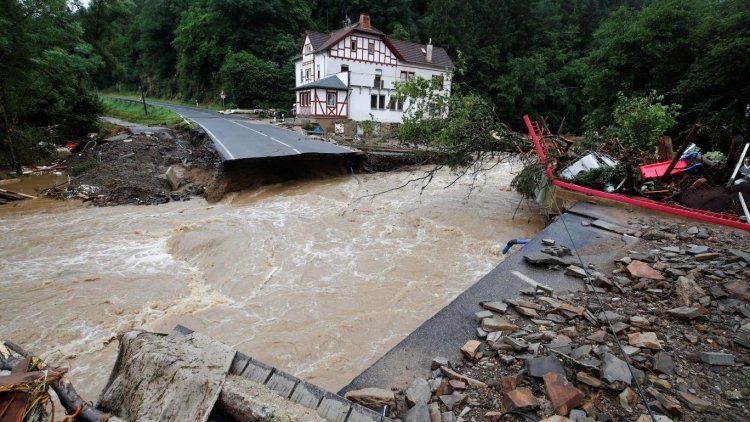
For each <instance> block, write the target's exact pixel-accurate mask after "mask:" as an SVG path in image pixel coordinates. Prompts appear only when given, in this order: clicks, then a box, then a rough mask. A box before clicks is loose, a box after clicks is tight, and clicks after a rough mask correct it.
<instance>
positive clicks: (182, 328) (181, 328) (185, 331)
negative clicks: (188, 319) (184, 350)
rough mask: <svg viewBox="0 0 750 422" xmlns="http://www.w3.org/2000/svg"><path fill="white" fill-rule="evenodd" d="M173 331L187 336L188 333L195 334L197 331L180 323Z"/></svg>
mask: <svg viewBox="0 0 750 422" xmlns="http://www.w3.org/2000/svg"><path fill="white" fill-rule="evenodd" d="M172 331H173V332H174V333H176V334H180V335H183V336H186V335H188V334H193V333H194V332H195V331H193V330H191V329H190V328H188V327H185V326H184V325H179V324H178V325H177V326H175V327H174V328H173V329H172Z"/></svg>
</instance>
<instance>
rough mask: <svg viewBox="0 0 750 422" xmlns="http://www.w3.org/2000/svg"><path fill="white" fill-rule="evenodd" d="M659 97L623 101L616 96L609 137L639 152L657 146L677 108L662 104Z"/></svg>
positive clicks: (674, 119) (661, 99)
mask: <svg viewBox="0 0 750 422" xmlns="http://www.w3.org/2000/svg"><path fill="white" fill-rule="evenodd" d="M662 101H664V96H663V95H658V94H657V93H656V91H651V92H649V93H648V94H647V95H646V96H643V97H626V96H625V95H624V94H623V93H622V92H618V93H617V104H616V105H615V107H614V111H613V112H612V118H613V120H614V124H613V125H612V126H611V127H610V131H611V133H612V134H613V135H614V136H616V137H618V138H619V139H620V140H621V141H622V142H623V144H624V145H625V146H626V147H631V148H638V149H640V150H643V151H649V150H652V149H653V148H654V147H655V146H656V144H657V143H658V139H659V136H660V135H663V134H664V133H665V132H666V131H667V129H669V128H671V127H672V126H674V125H675V123H677V120H676V118H677V116H678V115H679V110H680V108H681V106H680V105H679V104H669V105H667V104H663V103H662Z"/></svg>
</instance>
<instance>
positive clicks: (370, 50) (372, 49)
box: [367, 42, 375, 56]
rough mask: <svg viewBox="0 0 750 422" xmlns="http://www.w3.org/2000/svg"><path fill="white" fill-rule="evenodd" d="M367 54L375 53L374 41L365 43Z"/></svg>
mask: <svg viewBox="0 0 750 422" xmlns="http://www.w3.org/2000/svg"><path fill="white" fill-rule="evenodd" d="M367 54H369V55H371V56H372V55H373V54H375V43H374V42H371V43H369V44H368V45H367Z"/></svg>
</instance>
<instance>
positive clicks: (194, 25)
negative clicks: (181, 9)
mask: <svg viewBox="0 0 750 422" xmlns="http://www.w3.org/2000/svg"><path fill="white" fill-rule="evenodd" d="M227 37H228V34H227V33H226V30H225V29H224V27H222V26H221V19H220V17H219V15H218V13H217V12H216V11H215V10H214V9H213V8H212V7H211V6H210V4H208V3H203V2H200V3H195V4H193V5H192V6H190V8H189V9H188V10H187V11H186V12H185V13H183V14H182V18H181V19H180V24H179V25H178V26H177V29H175V36H174V41H173V42H172V45H173V46H174V49H175V51H176V52H177V69H176V70H177V72H176V75H177V77H178V80H179V87H180V92H181V94H182V96H183V97H185V98H188V99H189V98H195V99H198V100H202V99H204V98H206V97H207V96H210V95H211V94H210V91H215V89H213V87H214V82H215V78H214V75H215V74H216V72H218V70H219V68H220V67H221V64H222V63H223V62H224V57H226V55H227V54H228V53H229V52H230V51H231V50H230V46H229V45H227V43H226V42H225V41H226V39H227Z"/></svg>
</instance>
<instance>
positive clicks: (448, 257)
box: [0, 164, 543, 400]
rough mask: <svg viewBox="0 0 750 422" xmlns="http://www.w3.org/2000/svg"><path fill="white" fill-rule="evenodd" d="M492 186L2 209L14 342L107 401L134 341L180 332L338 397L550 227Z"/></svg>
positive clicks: (4, 295) (302, 189)
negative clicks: (513, 249)
mask: <svg viewBox="0 0 750 422" xmlns="http://www.w3.org/2000/svg"><path fill="white" fill-rule="evenodd" d="M518 170H520V166H518V165H516V166H514V167H512V166H511V165H510V164H504V165H500V166H498V167H496V168H495V169H494V170H493V171H492V172H491V173H490V174H488V175H487V178H486V180H485V181H484V185H483V186H482V187H481V189H478V190H475V191H474V192H473V193H472V194H471V196H469V197H468V198H467V194H468V192H469V189H468V181H463V180H462V181H461V182H459V183H457V184H456V185H454V186H453V187H451V188H448V189H443V187H442V186H444V185H445V184H447V182H448V181H449V180H450V178H449V175H448V174H442V175H440V176H439V177H438V180H437V181H435V182H433V184H432V185H431V186H430V187H429V188H427V189H426V190H425V191H424V192H423V193H422V194H421V195H420V193H419V188H418V187H407V188H404V189H400V190H396V191H394V192H390V193H387V194H383V195H379V196H375V197H374V198H363V197H364V196H365V195H368V194H373V193H377V192H382V191H384V190H387V189H390V188H393V187H396V186H399V185H400V184H402V183H403V182H404V181H406V180H409V179H410V178H412V177H414V176H415V175H421V173H409V172H392V173H381V174H373V175H366V176H358V178H357V179H355V178H353V177H343V178H337V179H329V180H325V181H307V182H294V183H291V182H290V183H287V184H282V185H275V186H270V187H267V188H264V189H261V190H256V191H253V192H244V193H240V194H233V195H231V196H229V197H227V198H225V199H224V200H223V201H222V202H220V203H217V204H208V203H206V202H205V201H204V200H201V199H193V200H191V201H189V202H176V203H169V204H166V205H159V206H119V207H103V208H95V207H88V206H82V205H79V204H77V203H75V202H71V203H62V202H52V201H48V200H34V201H23V203H18V204H12V205H11V206H0V323H1V325H0V338H6V339H12V340H13V341H15V342H17V343H19V344H22V345H24V346H25V347H27V348H28V349H30V350H32V351H35V352H36V353H39V354H41V355H42V356H43V357H44V358H46V359H47V360H48V361H50V362H51V363H53V364H56V365H60V366H66V367H69V368H70V375H71V377H72V380H73V382H74V384H75V385H76V386H77V388H78V389H79V390H80V392H81V393H82V394H83V395H84V397H86V398H87V399H89V400H95V399H96V397H97V396H98V394H99V392H100V390H101V389H102V387H103V386H104V383H105V382H106V380H107V377H108V375H109V372H110V370H111V368H112V366H113V365H114V361H115V357H116V354H117V341H116V340H115V336H116V334H117V333H122V332H123V331H125V330H129V329H131V328H140V329H146V330H152V331H162V332H166V331H169V330H171V329H172V328H173V327H174V326H175V325H176V324H183V325H185V326H188V327H190V328H192V329H194V330H197V331H200V332H202V333H204V334H207V335H209V336H212V337H214V338H217V339H219V340H221V341H223V342H225V343H227V344H229V345H231V346H233V347H235V348H237V349H238V350H240V351H243V352H245V353H247V354H249V355H251V356H253V357H256V358H258V359H260V360H262V361H265V362H268V363H269V364H272V365H275V366H277V367H279V368H282V369H284V370H286V371H288V372H290V373H293V374H295V375H298V376H300V377H302V378H305V379H307V380H309V381H311V382H313V383H316V384H319V385H321V386H323V387H325V388H328V389H330V390H334V391H335V390H338V389H339V388H340V387H343V386H344V385H345V384H347V383H348V382H349V381H350V380H351V379H352V378H353V377H354V376H356V375H357V374H358V373H359V372H361V371H362V370H364V369H365V368H366V367H367V366H369V365H370V364H371V363H373V362H374V361H375V360H376V359H377V358H379V357H380V356H381V355H382V354H384V353H385V352H386V351H387V350H389V349H390V348H391V347H392V346H394V345H395V344H396V343H398V341H400V340H401V339H403V338H404V337H405V336H406V335H408V334H409V333H410V332H411V331H412V330H413V329H414V328H416V327H417V326H418V325H419V324H421V323H422V322H423V321H425V320H426V319H428V318H429V317H430V316H432V315H433V314H434V313H435V312H437V311H438V310H440V308H441V307H442V306H444V305H446V304H447V303H449V302H450V301H451V300H452V299H453V298H454V297H456V296H457V295H458V294H459V293H460V292H461V291H463V290H464V289H466V288H467V287H468V286H470V285H471V284H473V283H474V282H476V281H477V280H478V279H479V278H480V277H482V276H483V275H484V274H486V273H487V272H488V271H490V270H491V269H492V268H493V267H494V266H495V265H497V264H498V263H499V262H500V261H501V260H502V256H501V252H500V251H501V248H502V246H503V244H504V243H505V242H507V241H508V240H510V239H512V238H528V237H530V236H532V235H534V234H535V233H536V232H538V231H539V230H540V229H541V228H542V226H543V220H542V219H541V218H540V217H538V215H537V212H536V211H535V210H532V209H528V208H526V207H525V206H521V208H520V210H519V211H518V214H517V216H516V218H515V220H514V221H513V220H511V216H512V214H513V212H514V210H515V208H516V206H517V205H518V202H519V196H518V195H517V194H516V193H514V192H510V189H509V188H508V184H509V182H510V180H511V178H512V171H518Z"/></svg>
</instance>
